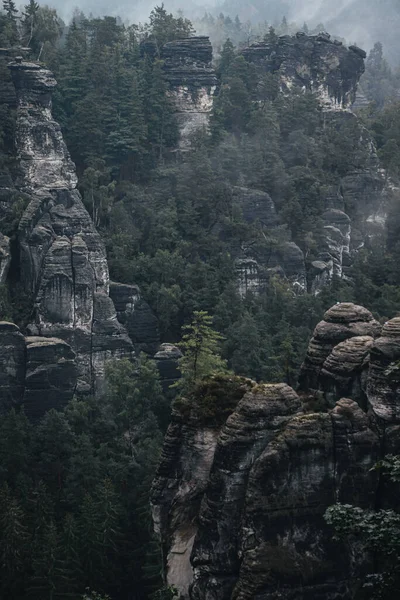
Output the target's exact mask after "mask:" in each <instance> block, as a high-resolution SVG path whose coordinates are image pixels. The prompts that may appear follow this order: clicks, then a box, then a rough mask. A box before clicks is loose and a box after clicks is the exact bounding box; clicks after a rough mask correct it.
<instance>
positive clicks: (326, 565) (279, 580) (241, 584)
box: [153, 384, 380, 600]
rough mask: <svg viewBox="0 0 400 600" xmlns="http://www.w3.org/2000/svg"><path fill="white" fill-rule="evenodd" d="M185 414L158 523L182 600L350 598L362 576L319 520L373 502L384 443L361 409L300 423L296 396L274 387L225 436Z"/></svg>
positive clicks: (344, 402)
mask: <svg viewBox="0 0 400 600" xmlns="http://www.w3.org/2000/svg"><path fill="white" fill-rule="evenodd" d="M253 385H254V384H253ZM179 414H180V416H179V417H178V413H175V416H174V420H173V423H172V424H171V426H170V428H169V430H168V434H167V437H166V440H165V445H164V451H163V457H162V459H161V463H160V467H159V471H158V474H157V477H156V480H155V483H154V490H153V511H154V518H155V523H156V528H157V530H158V531H159V533H160V535H161V540H162V543H163V551H164V558H165V568H166V574H167V581H168V583H170V584H172V585H176V586H177V588H178V591H179V592H180V594H181V598H184V599H186V598H190V599H191V600H233V599H235V600H237V599H239V598H240V599H241V600H252V599H254V598H257V599H262V600H272V599H275V598H276V590H279V591H280V597H281V598H284V599H285V600H289V599H290V600H294V599H296V600H297V599H301V600H309V599H310V598H313V599H318V600H322V599H324V600H327V599H332V600H333V599H337V598H339V597H340V598H350V596H351V595H350V588H351V579H352V576H353V575H354V569H355V564H354V561H352V560H350V557H349V554H348V553H347V550H346V548H345V547H342V546H341V545H339V544H338V543H337V542H334V541H332V535H331V532H330V531H329V529H328V527H327V526H326V524H325V521H324V519H323V514H324V512H325V510H326V508H327V507H328V506H329V505H331V504H333V503H334V502H336V501H339V502H344V503H346V502H354V503H356V504H358V505H359V506H362V507H371V506H373V504H374V502H375V494H376V491H377V487H378V482H377V477H375V476H373V475H372V476H371V475H370V473H369V470H370V469H371V467H372V466H373V464H374V463H375V462H376V460H377V458H378V456H379V450H380V443H379V440H378V438H377V436H376V434H375V433H374V432H373V431H372V430H371V429H370V428H369V421H368V418H367V416H366V415H365V413H364V412H363V411H362V410H361V408H360V407H359V406H358V404H357V403H355V402H354V401H352V400H350V399H341V400H340V401H339V402H338V403H337V404H336V406H335V407H334V408H333V410H331V411H329V412H326V413H319V414H303V413H302V412H301V403H300V400H299V397H298V396H297V394H296V393H295V392H294V391H293V390H292V389H291V388H289V387H288V386H287V385H285V384H269V385H258V386H254V387H253V388H250V389H248V391H247V392H246V393H245V395H244V396H243V398H242V399H239V402H238V403H237V406H236V408H235V409H233V412H232V413H231V414H230V416H229V417H228V418H227V420H226V422H225V424H224V425H223V426H222V427H220V428H219V427H214V428H212V429H210V428H206V427H204V425H203V426H202V425H201V423H199V421H196V420H194V419H193V418H192V417H191V416H190V415H191V413H182V412H180V413H179Z"/></svg>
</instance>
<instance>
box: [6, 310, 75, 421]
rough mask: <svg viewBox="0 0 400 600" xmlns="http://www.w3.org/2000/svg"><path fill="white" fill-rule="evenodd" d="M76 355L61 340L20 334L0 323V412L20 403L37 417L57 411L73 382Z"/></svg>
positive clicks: (10, 325)
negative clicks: (49, 411)
mask: <svg viewBox="0 0 400 600" xmlns="http://www.w3.org/2000/svg"><path fill="white" fill-rule="evenodd" d="M77 377H78V369H77V364H76V356H75V353H74V352H73V350H72V349H71V347H70V346H69V345H68V344H67V343H66V342H64V341H63V340H60V339H57V338H47V337H24V336H23V335H22V333H21V331H20V330H19V328H18V327H17V326H16V325H14V324H13V323H7V322H4V321H3V322H0V413H3V412H6V411H7V410H9V409H10V408H16V407H18V406H21V405H24V409H25V412H26V414H27V416H28V417H29V418H30V419H33V420H37V419H39V418H40V417H41V416H43V414H44V413H45V412H47V411H48V410H50V409H51V408H55V409H57V410H60V409H62V408H64V407H65V406H66V405H67V404H68V402H69V401H70V400H71V399H72V397H73V395H74V393H75V390H76V385H77Z"/></svg>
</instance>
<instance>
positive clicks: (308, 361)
mask: <svg viewBox="0 0 400 600" xmlns="http://www.w3.org/2000/svg"><path fill="white" fill-rule="evenodd" d="M380 330H381V326H380V324H379V323H378V322H377V321H376V320H375V319H374V318H373V316H372V314H371V313H370V311H369V310H367V309H365V308H364V307H362V306H358V305H356V304H352V303H349V302H343V303H337V304H336V305H335V306H333V307H332V308H330V309H329V310H328V311H327V312H326V313H325V315H324V320H323V321H321V322H320V323H318V325H317V327H316V328H315V330H314V333H313V337H312V339H311V341H310V343H309V346H308V350H307V354H306V357H305V360H304V363H303V365H302V367H301V372H300V377H299V385H300V388H301V389H302V390H318V388H319V385H320V376H321V371H322V369H323V368H324V367H325V366H326V369H325V371H326V374H328V373H331V372H332V368H333V369H334V370H335V367H334V364H335V362H336V355H334V356H333V357H331V358H330V359H329V361H328V362H327V363H326V361H327V360H328V358H329V357H330V355H331V354H332V352H333V350H334V349H335V348H336V346H337V345H338V344H340V343H341V342H345V341H346V340H349V339H351V338H354V337H360V336H361V337H365V336H367V337H371V338H374V337H377V336H378V335H379V334H380ZM364 343H365V344H368V340H365V339H364V340H362V341H360V340H358V343H354V345H353V346H352V345H351V344H350V346H349V345H346V346H341V347H340V348H339V349H338V350H337V352H339V353H340V352H346V351H347V349H348V348H349V347H350V348H352V349H355V348H357V349H359V350H360V352H361V354H360V356H358V358H356V359H355V362H356V364H355V365H353V367H354V368H356V369H357V368H358V367H357V365H358V366H361V363H362V361H363V358H362V357H363V350H362V347H363V344H364ZM360 344H361V346H360ZM360 361H361V363H360ZM338 376H340V374H339V373H338ZM335 399H338V398H335Z"/></svg>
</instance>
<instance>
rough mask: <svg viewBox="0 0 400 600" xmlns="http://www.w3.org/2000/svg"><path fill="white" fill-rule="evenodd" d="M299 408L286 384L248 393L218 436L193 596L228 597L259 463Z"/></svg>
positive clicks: (195, 556) (202, 511)
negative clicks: (253, 473)
mask: <svg viewBox="0 0 400 600" xmlns="http://www.w3.org/2000/svg"><path fill="white" fill-rule="evenodd" d="M299 409H300V400H299V398H298V396H297V394H296V393H295V392H294V391H293V390H292V389H291V388H289V387H288V386H287V385H285V384H276V385H262V386H257V387H256V388H254V389H253V390H251V391H249V392H247V393H246V395H245V396H244V398H243V399H242V400H241V401H240V402H239V404H238V405H237V408H236V410H235V411H234V412H233V413H232V415H231V416H230V417H229V418H228V420H227V421H226V423H225V425H224V426H223V428H222V430H221V432H220V434H219V436H218V441H217V445H216V449H215V453H214V460H213V463H212V468H211V470H210V476H209V485H208V488H207V490H206V493H205V494H204V498H203V500H202V504H201V509H200V514H199V521H198V522H199V533H198V535H197V536H196V539H195V543H194V547H193V554H192V564H193V567H194V581H193V585H192V590H191V597H192V598H196V599H197V598H208V597H209V598H215V599H216V598H221V600H222V599H223V598H229V597H230V590H232V588H233V584H234V582H235V578H236V573H237V572H238V570H239V566H240V562H241V561H240V559H239V556H240V554H241V538H242V533H243V530H242V529H241V523H242V519H243V515H244V512H245V510H246V509H245V504H246V501H247V500H246V495H247V488H248V485H249V478H250V477H251V473H252V470H253V468H254V464H255V463H256V461H257V459H258V457H259V456H260V454H261V453H262V451H263V450H264V448H265V447H266V446H267V445H268V444H269V443H271V442H272V441H273V440H274V439H275V438H276V437H277V436H278V435H279V433H280V432H281V431H282V430H283V429H284V427H285V425H286V424H287V422H288V421H289V420H290V418H291V416H293V414H295V413H296V412H298V411H299Z"/></svg>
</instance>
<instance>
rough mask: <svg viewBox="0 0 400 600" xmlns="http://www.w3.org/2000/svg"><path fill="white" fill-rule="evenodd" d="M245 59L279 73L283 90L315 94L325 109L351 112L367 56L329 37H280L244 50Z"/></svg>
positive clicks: (298, 35) (361, 51)
mask: <svg viewBox="0 0 400 600" xmlns="http://www.w3.org/2000/svg"><path fill="white" fill-rule="evenodd" d="M243 56H244V57H245V58H246V60H248V61H250V62H253V63H255V65H256V66H258V67H259V68H260V69H262V70H266V71H268V72H273V73H278V75H279V78H280V81H281V86H282V89H283V91H284V90H285V89H290V88H292V87H293V86H297V87H300V88H303V89H306V90H311V91H313V92H315V93H316V94H317V95H318V96H319V98H320V100H321V103H322V106H323V108H324V109H325V110H334V111H336V110H350V107H351V105H352V104H353V102H354V101H355V98H356V90H357V83H358V80H359V78H360V77H361V75H362V74H363V73H364V70H365V67H364V58H365V57H366V53H365V52H364V51H363V50H361V49H360V48H357V47H356V46H350V47H349V48H346V47H345V46H343V44H342V43H341V42H337V41H336V40H332V39H331V37H330V35H329V34H326V33H323V34H319V35H312V36H308V35H306V34H304V33H302V32H299V33H297V34H296V35H294V36H289V35H283V36H280V37H279V38H278V39H277V41H276V42H275V43H267V42H260V43H256V44H253V45H252V46H250V47H249V48H246V49H245V50H243Z"/></svg>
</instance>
